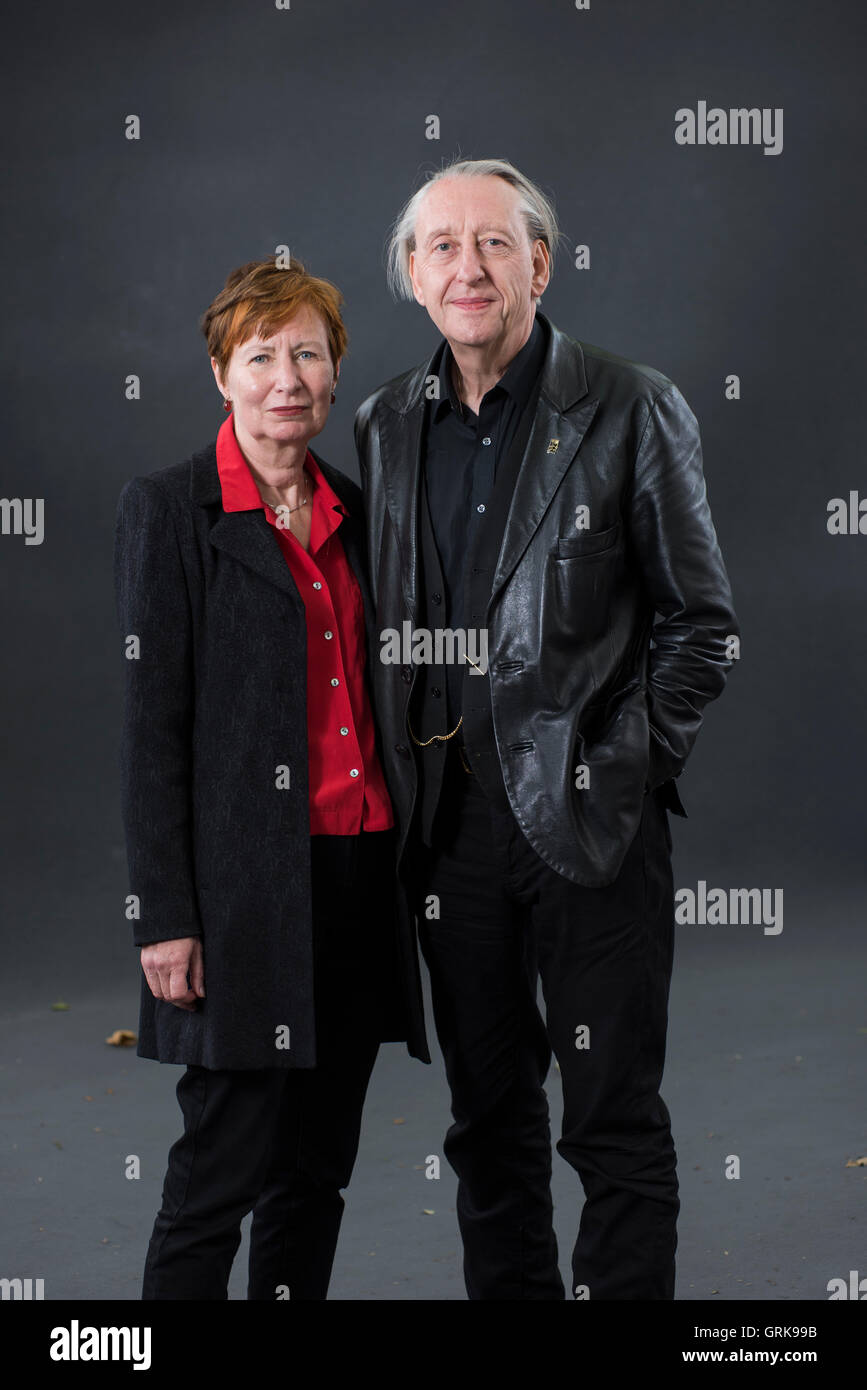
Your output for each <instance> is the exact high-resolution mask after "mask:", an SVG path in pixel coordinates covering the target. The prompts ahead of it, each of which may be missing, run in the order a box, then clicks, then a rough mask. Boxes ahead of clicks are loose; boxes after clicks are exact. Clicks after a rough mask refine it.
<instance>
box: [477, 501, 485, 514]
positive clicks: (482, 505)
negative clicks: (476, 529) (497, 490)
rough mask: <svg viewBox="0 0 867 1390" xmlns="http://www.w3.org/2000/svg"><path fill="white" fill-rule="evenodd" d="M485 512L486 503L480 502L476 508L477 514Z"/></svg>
mask: <svg viewBox="0 0 867 1390" xmlns="http://www.w3.org/2000/svg"><path fill="white" fill-rule="evenodd" d="M484 510H485V504H484V502H480V503H479V505H478V506H477V507H476V511H477V512H483V511H484Z"/></svg>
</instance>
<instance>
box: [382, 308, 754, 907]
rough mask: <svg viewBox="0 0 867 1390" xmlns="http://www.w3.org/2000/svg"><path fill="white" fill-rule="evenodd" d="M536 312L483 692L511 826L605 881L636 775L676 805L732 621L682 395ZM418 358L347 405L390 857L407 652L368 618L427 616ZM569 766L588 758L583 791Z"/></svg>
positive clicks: (632, 811) (423, 373) (638, 793)
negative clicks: (384, 643)
mask: <svg viewBox="0 0 867 1390" xmlns="http://www.w3.org/2000/svg"><path fill="white" fill-rule="evenodd" d="M546 322H548V326H549V328H550V330H551V332H550V340H549V344H548V352H547V355H546V358H545V363H544V366H543V369H542V384H541V394H540V396H539V403H538V407H537V410H536V416H535V420H534V423H533V428H532V431H531V434H530V439H529V443H528V445H527V449H526V452H525V454H524V458H523V461H522V464H521V470H520V473H519V476H518V481H517V484H516V487H515V492H514V496H513V499H512V505H511V509H510V512H509V518H508V522H507V524H506V530H505V535H504V538H503V544H502V548H501V550H500V555H499V562H498V565H497V569H496V573H495V576H494V582H493V587H492V593H491V599H490V604H489V607H488V613H487V622H486V626H487V630H488V660H489V678H490V682H491V704H492V709H493V719H494V729H495V733H496V740H497V748H498V752H499V757H500V763H501V767H502V772H503V780H504V783H505V787H506V792H507V794H508V797H509V802H510V804H511V807H512V811H513V812H514V815H515V817H516V819H517V821H518V824H519V825H520V827H521V829H522V831H523V833H524V835H525V836H526V837H527V839H528V840H529V842H530V844H531V845H532V846H533V848H534V849H535V850H536V852H537V853H538V854H539V855H540V856H541V857H542V859H544V860H545V861H546V863H548V864H550V865H551V867H552V868H554V869H556V870H557V871H558V872H559V873H561V874H564V875H565V876H566V877H567V878H569V879H571V880H573V881H574V882H575V883H580V884H585V885H588V886H601V885H603V884H607V883H611V882H612V881H613V880H614V878H615V877H616V876H617V873H618V870H619V868H620V866H621V864H622V862H623V859H624V857H625V855H626V851H627V849H628V847H629V844H630V842H631V840H632V839H633V837H634V835H635V833H636V831H637V828H638V823H639V820H640V817H641V812H642V805H643V800H644V796H645V794H646V792H647V790H648V788H650V789H656V788H658V787H661V788H663V796H664V799H665V800H666V802H667V804H668V806H669V807H670V809H673V810H676V811H680V813H681V814H683V808H682V807H681V805H680V801H679V798H678V797H677V792H676V790H675V788H674V783H673V781H672V780H671V779H673V778H675V777H677V776H678V775H679V774H680V772H681V771H682V769H683V766H684V763H685V762H686V759H687V756H688V754H689V751H690V749H691V748H692V745H693V743H694V742H695V738H696V735H697V734H698V731H699V728H700V726H701V722H702V714H701V711H702V707H703V706H704V705H705V704H707V702H708V701H709V700H712V699H714V698H715V697H716V696H717V695H719V694H720V692H721V690H722V688H723V685H724V683H725V678H726V673H727V671H728V670H729V668H730V667H731V665H732V658H731V656H730V655H729V652H730V650H731V648H730V645H729V644H730V640H731V638H733V637H735V636H737V635H738V624H737V619H736V617H735V614H734V611H733V609H732V598H731V591H730V588H729V581H728V576H727V574H726V570H725V565H724V564H723V559H722V556H721V554H720V550H719V545H718V543H717V538H716V532H715V530H714V526H713V522H712V520H711V514H710V510H709V508H708V503H707V497H706V491H705V482H704V476H703V473H702V465H701V445H700V441H699V432H698V425H697V423H696V420H695V416H694V415H693V414H692V411H691V410H690V409H689V406H688V405H687V404H686V401H685V400H684V398H683V396H682V395H681V394H680V392H679V391H678V389H677V387H676V386H674V385H673V383H672V382H671V381H669V380H668V378H667V377H664V376H662V375H661V374H660V373H659V372H657V371H654V370H652V369H651V368H649V367H644V366H640V365H638V364H636V363H634V362H629V361H627V360H626V359H625V358H622V357H617V356H614V355H613V354H612V353H609V352H605V351H603V350H602V349H600V348H596V347H592V346H590V345H589V344H586V343H579V342H576V341H575V340H574V339H572V338H569V337H567V336H566V334H564V333H561V332H559V330H558V329H556V328H555V327H554V326H553V325H552V324H550V322H549V321H547V320H546ZM430 375H431V371H430V363H427V364H425V365H422V366H419V367H416V368H415V369H414V370H412V371H410V372H406V373H404V374H403V375H402V376H399V377H396V378H395V379H394V380H393V381H390V382H388V383H387V384H386V385H385V386H382V387H381V388H380V389H379V390H378V391H376V392H374V394H373V395H372V396H370V397H368V399H367V400H366V401H365V402H364V403H363V405H362V406H361V407H360V409H359V411H358V413H357V416H356V421H355V438H356V444H357V447H358V453H359V461H360V468H361V479H362V486H363V489H364V497H365V511H366V517H367V535H368V546H369V559H370V574H371V584H372V589H373V600H374V605H375V609H376V626H375V630H374V631H373V632H371V634H370V650H371V659H370V664H371V679H372V684H373V691H374V700H375V704H376V710H377V717H378V720H379V723H380V727H381V730H382V742H383V755H384V759H385V774H386V778H387V781H388V785H389V789H390V792H391V796H392V800H393V803H394V808H395V815H396V817H397V822H398V829H399V835H400V840H399V844H400V853H401V855H402V854H403V851H404V848H405V845H406V839H407V832H408V829H409V824H410V819H411V816H412V811H413V806H414V802H415V797H416V791H417V781H418V778H417V772H416V766H415V760H414V757H413V753H412V745H411V740H410V738H409V735H408V732H407V727H406V710H407V705H408V702H409V697H410V694H411V691H412V684H413V681H414V679H415V669H416V668H409V669H408V668H407V667H401V666H399V665H394V664H385V663H383V662H382V661H381V660H380V659H379V654H380V643H379V634H380V632H381V631H382V630H383V629H385V628H396V629H397V630H398V631H401V624H402V623H403V622H404V621H406V620H409V621H410V622H412V623H415V622H419V623H421V621H422V620H421V618H420V617H419V616H418V613H417V605H418V593H417V590H418V565H419V552H418V540H417V497H418V484H419V476H420V462H421V432H422V421H423V417H424V402H425V383H426V380H427V378H428V377H429V376H430ZM583 507H587V508H588V509H589V512H588V513H583V512H581V511H580V510H579V509H581V508H583ZM588 518H589V525H587V526H585V527H582V528H581V529H579V527H578V525H576V519H577V520H587V519H588ZM655 615H658V618H657V621H656V623H655V625H654V618H655ZM579 766H584V767H585V768H587V769H588V770H589V771H588V774H584V776H587V775H589V785H587V786H582V787H581V788H580V789H579V788H578V787H577V786H576V782H579V781H581V775H578V776H576V770H577V769H578V767H579Z"/></svg>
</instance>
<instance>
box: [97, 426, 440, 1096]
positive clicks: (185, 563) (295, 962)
mask: <svg viewBox="0 0 867 1390" xmlns="http://www.w3.org/2000/svg"><path fill="white" fill-rule="evenodd" d="M314 457H315V458H316V461H317V463H318V464H319V466H320V468H321V469H322V471H323V473H324V475H325V477H326V479H327V481H328V483H329V484H330V486H331V487H332V488H333V489H334V491H335V492H336V494H337V495H338V497H339V498H340V500H341V501H342V502H343V504H344V506H345V507H346V510H347V512H348V513H349V514H348V515H347V516H346V517H345V518H344V520H343V521H342V522H341V525H340V530H339V535H340V539H341V541H342V544H343V547H344V550H345V552H346V556H347V559H348V561H349V563H350V565H351V566H352V569H353V571H354V573H355V575H356V578H357V579H358V581H359V584H360V587H361V592H362V596H363V599H364V607H365V614H366V618H367V624H368V627H367V631H368V645H369V648H370V633H371V624H372V621H373V610H372V607H371V601H370V595H369V590H368V584H367V577H366V560H365V551H364V531H363V523H362V519H361V518H362V507H361V494H360V492H359V489H358V488H357V487H356V485H355V483H353V482H352V481H351V480H350V479H349V478H347V477H346V476H345V475H344V474H342V473H340V472H339V471H338V470H336V469H334V468H332V467H330V466H329V465H328V464H326V463H325V462H324V461H323V460H322V459H321V458H319V456H318V455H314ZM115 585H116V597H117V609H118V618H119V623H120V629H121V634H122V638H123V640H124V642H125V643H128V639H129V638H130V636H134V637H137V638H138V641H139V651H138V656H137V657H136V658H134V659H128V658H127V657H126V656H125V659H124V666H125V673H126V694H125V708H124V723H123V735H122V744H121V784H122V806H123V816H124V824H125V829H126V838H127V857H128V862H129V875H130V884H129V892H130V894H131V895H134V897H135V898H137V900H138V908H137V909H136V905H135V903H133V904H132V906H131V907H130V908H128V915H130V916H131V917H132V921H133V939H134V941H135V944H136V945H137V946H142V945H146V944H148V943H151V942H155V941H163V940H167V939H171V938H176V937H185V936H198V937H201V939H202V942H203V951H204V961H205V994H206V997H205V999H204V1000H202V1001H200V1002H199V1004H198V1006H197V1009H196V1011H195V1012H188V1011H186V1010H183V1009H179V1008H177V1006H175V1005H173V1004H168V1003H165V1002H163V1001H161V1000H156V999H154V998H153V996H152V994H151V992H150V989H149V987H148V985H147V982H146V980H145V979H144V975H142V994H141V1018H140V1025H139V1042H138V1053H139V1055H140V1056H143V1057H153V1058H157V1059H158V1060H160V1061H162V1062H177V1063H193V1064H198V1065H201V1066H205V1067H210V1068H238V1069H249V1068H254V1067H312V1066H314V1065H315V1062H316V1049H315V1022H314V1011H313V972H312V936H311V883H310V821H309V808H308V783H307V706H306V676H307V656H306V621H305V610H304V603H303V600H302V598H301V596H300V594H299V593H298V590H297V587H296V585H295V581H294V580H293V578H292V574H291V571H290V569H289V567H288V565H287V564H286V561H285V559H284V557H283V554H282V552H281V549H280V545H279V542H278V540H277V537H276V535H275V534H274V532H273V529H272V527H271V526H270V525H269V524H268V521H267V519H266V517H265V514H264V511H262V510H261V509H258V510H254V511H248V512H224V511H223V508H222V500H221V491H220V481H219V474H218V472H217V455H216V445H215V444H213V443H212V444H211V445H210V446H209V447H208V448H206V449H204V450H203V451H202V452H200V453H197V454H195V455H193V457H192V458H190V459H188V460H187V461H186V462H185V463H183V464H179V465H176V466H174V467H171V468H163V469H160V470H159V471H157V472H155V473H151V474H150V475H149V476H147V477H142V478H133V479H132V480H131V481H130V482H128V483H127V484H126V486H125V487H124V489H123V491H122V492H121V495H120V499H119V502H118V511H117V533H116V543H115ZM368 660H370V657H369V658H368ZM280 769H288V778H287V775H286V773H285V772H284V773H283V774H282V775H283V780H284V781H286V780H288V783H289V785H288V787H282V788H281V787H279V786H278V779H279V778H280ZM392 888H393V885H392V884H383V917H384V920H392V918H391V914H392V912H393V906H392ZM136 910H137V915H135V914H136ZM393 920H394V921H395V926H394V940H393V942H392V943H390V945H391V946H392V947H393V950H392V952H391V955H392V961H393V980H394V986H393V987H392V985H391V983H390V982H389V985H388V988H386V989H384V991H383V993H384V996H385V997H386V1002H385V1005H384V1007H383V1008H382V1009H381V1010H380V1012H379V1014H378V1015H377V1017H378V1020H379V1024H378V1032H379V1034H380V1036H381V1038H382V1040H383V1041H396V1040H402V1041H403V1040H405V1041H406V1042H407V1047H408V1050H409V1052H410V1054H411V1055H412V1056H414V1057H419V1058H421V1059H422V1060H423V1061H430V1056H429V1053H428V1049H427V1043H426V1040H425V1033H424V1016H423V1006H422V999H421V990H420V984H419V972H418V963H417V956H416V950H415V944H414V940H413V937H412V928H411V923H409V922H407V921H406V919H405V917H404V915H403V914H401V916H400V918H399V919H397V918H395V919H393ZM386 968H387V970H388V971H390V970H391V963H390V962H388V961H387V962H386ZM284 1025H285V1026H287V1027H288V1028H289V1030H290V1031H289V1042H290V1046H289V1047H288V1049H285V1048H278V1047H277V1046H276V1042H275V1040H276V1037H277V1031H276V1030H277V1029H278V1028H280V1027H282V1026H284ZM284 1036H285V1035H284ZM351 1045H352V1040H351V1039H347V1046H351Z"/></svg>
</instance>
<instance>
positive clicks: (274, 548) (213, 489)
mask: <svg viewBox="0 0 867 1390" xmlns="http://www.w3.org/2000/svg"><path fill="white" fill-rule="evenodd" d="M190 496H191V498H192V500H193V501H194V502H197V503H199V505H200V506H203V507H207V508H209V509H210V510H211V511H212V513H213V516H214V520H213V523H212V525H211V529H210V532H209V539H210V541H211V544H212V545H214V546H216V547H217V549H218V550H222V551H224V552H225V553H226V554H227V555H231V556H232V558H233V559H235V560H240V561H241V564H243V565H246V566H247V568H248V569H251V570H255V572H256V573H257V574H260V575H261V576H262V578H263V579H267V580H268V581H269V582H270V583H271V584H276V585H277V587H278V589H283V590H284V592H285V593H287V594H290V595H292V596H293V597H294V598H295V599H296V600H297V602H298V603H301V601H302V600H301V595H300V594H299V593H298V589H297V586H296V584H295V580H294V579H293V578H292V571H291V570H290V569H289V566H288V565H287V564H286V561H285V560H284V558H283V552H282V551H281V549H280V542H279V541H278V540H277V537H276V536H275V535H274V532H273V528H272V527H271V526H269V525H268V521H267V519H266V517H265V512H264V510H263V509H262V508H261V507H257V508H256V509H255V510H253V511H249V512H224V511H223V507H222V492H221V490H220V475H219V473H218V471H217V450H216V445H211V446H210V448H208V449H204V450H203V451H202V452H201V453H199V454H194V455H193V457H192V459H191V470H190Z"/></svg>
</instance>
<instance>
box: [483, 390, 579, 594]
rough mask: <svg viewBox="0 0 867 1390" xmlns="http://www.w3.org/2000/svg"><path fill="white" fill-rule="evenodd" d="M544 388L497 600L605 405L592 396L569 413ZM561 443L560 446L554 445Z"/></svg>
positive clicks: (498, 574)
mask: <svg viewBox="0 0 867 1390" xmlns="http://www.w3.org/2000/svg"><path fill="white" fill-rule="evenodd" d="M544 392H545V388H544V385H543V387H542V395H541V396H540V397H539V404H538V406H537V409H536V418H535V420H534V421H533V428H532V430H531V431H530V438H529V440H528V441H527V448H526V449H525V451H524V457H523V459H522V461H521V470H520V472H519V474H518V479H517V482H516V483H515V491H514V493H513V494H512V505H511V507H510V508H509V516H508V520H507V521H506V530H505V534H504V536H503V544H502V547H501V549H500V558H499V560H498V562H497V568H496V570H495V571H494V579H493V584H492V586H491V598H492V599H493V597H494V595H495V594H496V593H497V591H498V590H499V589H501V588H502V586H503V585H504V584H505V582H506V580H507V579H508V578H509V575H510V574H511V573H512V571H513V570H514V568H515V566H516V565H517V563H518V561H519V560H520V558H521V556H522V555H523V553H524V551H525V550H526V549H527V546H528V545H529V544H530V541H531V540H532V539H533V536H534V534H535V532H536V531H537V530H538V528H539V526H540V524H541V522H542V518H543V517H544V515H545V513H546V511H547V510H548V505H549V503H550V501H551V498H552V497H553V496H554V493H555V492H556V491H557V488H558V487H559V486H560V483H561V481H562V479H563V476H564V474H565V473H566V472H567V470H568V469H569V468H570V467H571V465H572V463H573V461H574V458H575V455H576V454H577V452H578V450H579V448H580V446H581V441H582V439H583V438H584V435H585V434H586V432H587V429H588V427H589V425H590V422H591V420H592V419H593V416H594V415H595V414H596V410H597V407H598V405H599V402H598V400H588V401H585V402H584V404H583V405H582V406H581V407H580V409H578V410H575V411H570V413H569V415H568V416H566V415H563V414H562V413H561V412H560V410H559V409H558V408H557V406H556V405H555V404H554V403H553V402H552V401H551V400H549V399H546V397H545V394H544ZM555 441H556V447H553V446H554V445H555ZM552 450H553V451H552Z"/></svg>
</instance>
